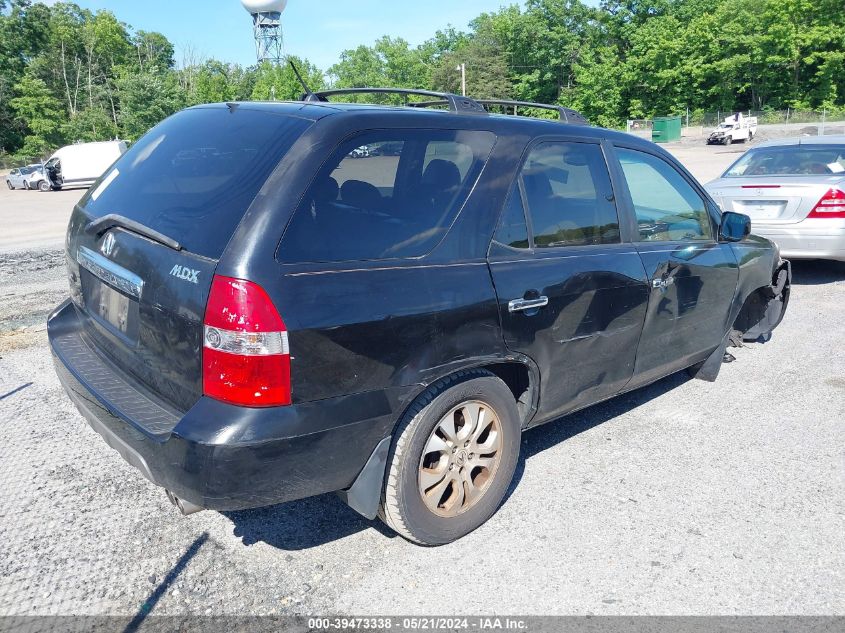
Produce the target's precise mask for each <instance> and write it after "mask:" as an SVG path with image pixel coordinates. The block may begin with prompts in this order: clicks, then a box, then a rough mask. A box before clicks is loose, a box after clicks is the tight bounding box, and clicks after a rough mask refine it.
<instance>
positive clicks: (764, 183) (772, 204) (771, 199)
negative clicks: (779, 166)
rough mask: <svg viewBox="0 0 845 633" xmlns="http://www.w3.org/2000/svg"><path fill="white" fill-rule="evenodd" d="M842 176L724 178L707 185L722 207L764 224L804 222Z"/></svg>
mask: <svg viewBox="0 0 845 633" xmlns="http://www.w3.org/2000/svg"><path fill="white" fill-rule="evenodd" d="M842 182H843V178H842V176H821V175H819V176H780V177H771V176H769V177H759V178H722V179H721V180H717V181H715V182H713V183H710V184H709V185H708V186H707V189H708V191H709V192H710V194H711V195H712V196H713V198H714V199H715V200H716V202H718V203H719V205H720V206H721V207H722V210H723V211H735V212H737V213H744V214H746V215H748V216H749V217H750V218H751V219H752V221H754V222H756V223H761V224H793V223H796V222H801V221H802V220H804V219H805V218H806V217H807V215H808V214H809V213H810V211H812V209H813V207H815V205H816V204H817V203H818V202H819V200H820V199H821V198H822V196H824V194H825V193H827V192H828V191H829V190H830V189H831V187H835V186H841V184H842Z"/></svg>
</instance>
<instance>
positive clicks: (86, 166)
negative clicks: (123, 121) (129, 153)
mask: <svg viewBox="0 0 845 633" xmlns="http://www.w3.org/2000/svg"><path fill="white" fill-rule="evenodd" d="M126 149H127V145H126V141H101V142H97V143H77V144H75V145H68V146H66V147H62V148H61V149H59V150H57V151H56V152H55V153H54V154H53V155H52V156H51V157H50V158H49V159H47V161H46V162H45V163H44V170H43V172H42V173H41V174H40V176H38V177H37V178H36V177H33V180H32V181H30V187H32V188H34V187H35V186H37V188H38V189H39V190H40V191H50V190H54V191H55V190H59V189H61V188H62V187H87V186H90V185H92V184H94V182H96V180H97V179H98V178H99V177H100V176H102V175H103V173H104V172H105V171H106V169H108V168H109V166H110V165H111V164H112V163H114V162H115V161H116V160H117V159H118V158H120V156H121V155H122V154H123V153H124V152H126Z"/></svg>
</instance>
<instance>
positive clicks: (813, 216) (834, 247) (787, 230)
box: [705, 136, 845, 261]
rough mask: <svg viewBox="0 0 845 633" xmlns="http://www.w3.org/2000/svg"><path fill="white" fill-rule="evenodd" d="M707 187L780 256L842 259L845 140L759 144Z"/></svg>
mask: <svg viewBox="0 0 845 633" xmlns="http://www.w3.org/2000/svg"><path fill="white" fill-rule="evenodd" d="M705 188H706V189H707V191H708V192H709V193H710V195H711V196H713V198H714V199H715V200H716V202H717V203H718V204H719V206H720V207H721V208H722V210H723V211H736V212H738V213H744V214H746V215H748V216H750V217H751V231H752V233H754V234H756V235H761V236H763V237H766V238H768V239H770V240H772V241H773V242H775V243H776V244H777V245H778V246H779V247H780V251H781V254H782V255H783V256H784V257H788V258H790V259H835V260H839V261H845V136H820V137H804V138H797V139H781V140H777V141H769V142H766V143H761V144H760V145H758V146H757V147H754V148H752V149H750V150H748V151H747V152H745V154H743V155H742V157H740V159H739V160H738V161H736V162H735V163H734V164H733V165H731V166H730V167H729V168H728V169H727V171H725V173H724V174H722V177H721V178H719V179H717V180H714V181H713V182H711V183H708V184H707V185H705Z"/></svg>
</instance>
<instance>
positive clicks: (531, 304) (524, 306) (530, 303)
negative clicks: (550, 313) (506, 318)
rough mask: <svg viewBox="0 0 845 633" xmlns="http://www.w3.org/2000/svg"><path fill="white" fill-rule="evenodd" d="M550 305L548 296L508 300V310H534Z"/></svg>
mask: <svg viewBox="0 0 845 633" xmlns="http://www.w3.org/2000/svg"><path fill="white" fill-rule="evenodd" d="M547 305H549V298H548V297H537V298H536V299H511V300H510V301H509V302H508V312H522V311H523V310H533V309H535V308H542V307H544V306H547Z"/></svg>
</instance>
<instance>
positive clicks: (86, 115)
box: [0, 0, 845, 159]
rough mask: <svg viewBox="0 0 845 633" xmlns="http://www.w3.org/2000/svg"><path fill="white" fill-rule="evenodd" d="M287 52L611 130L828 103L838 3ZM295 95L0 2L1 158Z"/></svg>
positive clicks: (617, 9)
mask: <svg viewBox="0 0 845 633" xmlns="http://www.w3.org/2000/svg"><path fill="white" fill-rule="evenodd" d="M243 36H244V37H249V34H248V32H244V35H243ZM292 60H293V61H294V62H295V63H296V64H297V66H298V67H299V69H300V71H301V72H302V74H303V76H304V77H305V78H306V81H307V82H308V83H309V85H310V86H311V87H312V88H314V89H316V88H322V87H327V86H333V87H358V86H393V87H409V88H428V89H435V90H445V91H450V92H459V91H460V81H461V77H460V72H458V71H457V70H456V68H457V67H458V66H459V65H460V64H465V65H466V69H467V92H468V94H470V95H473V96H475V97H478V98H482V97H487V98H510V99H517V100H522V101H538V102H542V103H558V104H561V105H566V106H569V107H574V108H576V109H578V110H580V111H582V112H583V113H584V114H585V115H586V116H587V117H588V118H589V119H590V120H591V121H592V122H593V123H596V124H598V125H603V126H610V127H614V126H620V125H623V124H624V121H625V120H626V119H628V118H650V117H652V116H655V115H665V114H673V113H682V112H685V111H687V109H688V110H689V111H691V112H692V113H696V112H703V111H705V110H717V109H718V110H721V111H732V110H748V109H753V110H766V109H785V108H787V107H789V108H793V109H821V108H826V109H828V110H837V109H838V110H842V109H843V108H845V9H843V4H842V0H649V1H644V0H603V2H602V3H601V4H600V6H598V7H593V6H588V5H586V4H584V3H583V2H582V1H581V0H527V1H526V2H525V3H523V4H511V5H509V6H504V7H502V8H500V9H499V10H497V11H494V12H488V13H483V14H481V15H479V16H478V17H477V18H476V19H475V20H473V21H472V22H471V23H470V25H469V28H468V29H467V30H465V31H464V30H458V29H455V28H452V27H448V28H444V29H443V30H439V31H437V32H436V33H434V34H433V36H432V37H431V38H430V39H428V40H427V41H425V42H423V43H422V44H420V45H418V46H411V45H410V44H409V43H408V42H407V41H405V40H404V39H402V38H398V37H391V36H388V35H385V36H384V37H382V38H380V39H379V40H377V41H376V42H375V43H373V44H372V45H361V46H359V47H357V48H355V49H351V50H346V51H343V52H342V53H341V55H340V59H339V60H338V62H337V63H336V64H334V65H333V66H331V67H330V68H328V69H326V71H325V72H323V71H322V70H321V69H319V68H317V67H316V66H315V65H314V64H312V63H310V62H309V61H308V60H307V59H301V58H297V57H292ZM177 62H178V63H177ZM301 92H302V88H301V86H300V85H299V83H298V81H297V80H296V78H295V76H294V74H293V72H292V71H291V70H290V68H289V67H287V66H282V67H275V66H272V65H270V64H263V65H260V66H250V67H243V66H240V65H238V64H232V63H228V62H225V61H220V60H215V59H203V60H200V59H197V58H195V56H194V55H192V54H191V52H190V51H189V50H188V51H184V52H182V54H181V59H179V60H177V59H176V51H175V48H174V46H173V44H172V43H171V42H170V41H169V40H168V39H167V38H166V37H165V36H164V35H162V34H161V33H155V32H148V31H143V30H135V29H133V28H132V27H131V26H129V25H127V24H125V23H123V22H121V21H120V20H119V18H118V17H117V16H115V15H114V13H112V12H110V11H107V10H99V11H96V12H92V11H89V10H87V9H82V8H80V7H79V6H77V5H76V4H74V3H72V2H58V3H56V4H54V5H52V6H47V5H44V4H40V3H33V2H31V0H0V159H2V157H3V156H9V155H11V156H13V157H15V158H20V159H23V158H31V157H37V156H43V155H44V154H45V153H46V152H48V151H49V150H50V149H52V148H55V147H57V146H60V145H62V144H66V143H68V142H74V141H90V140H102V139H109V138H124V139H129V140H135V139H137V138H138V137H139V136H140V135H142V134H143V133H144V132H146V130H147V129H149V128H150V127H151V126H152V125H155V124H156V123H157V122H158V121H160V120H161V119H163V118H164V117H166V116H168V115H169V114H171V113H173V112H176V111H177V110H179V109H181V108H184V107H187V106H190V105H194V104H198V103H208V102H218V101H232V100H266V99H279V100H282V99H295V98H298V97H299V95H300V94H301Z"/></svg>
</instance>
